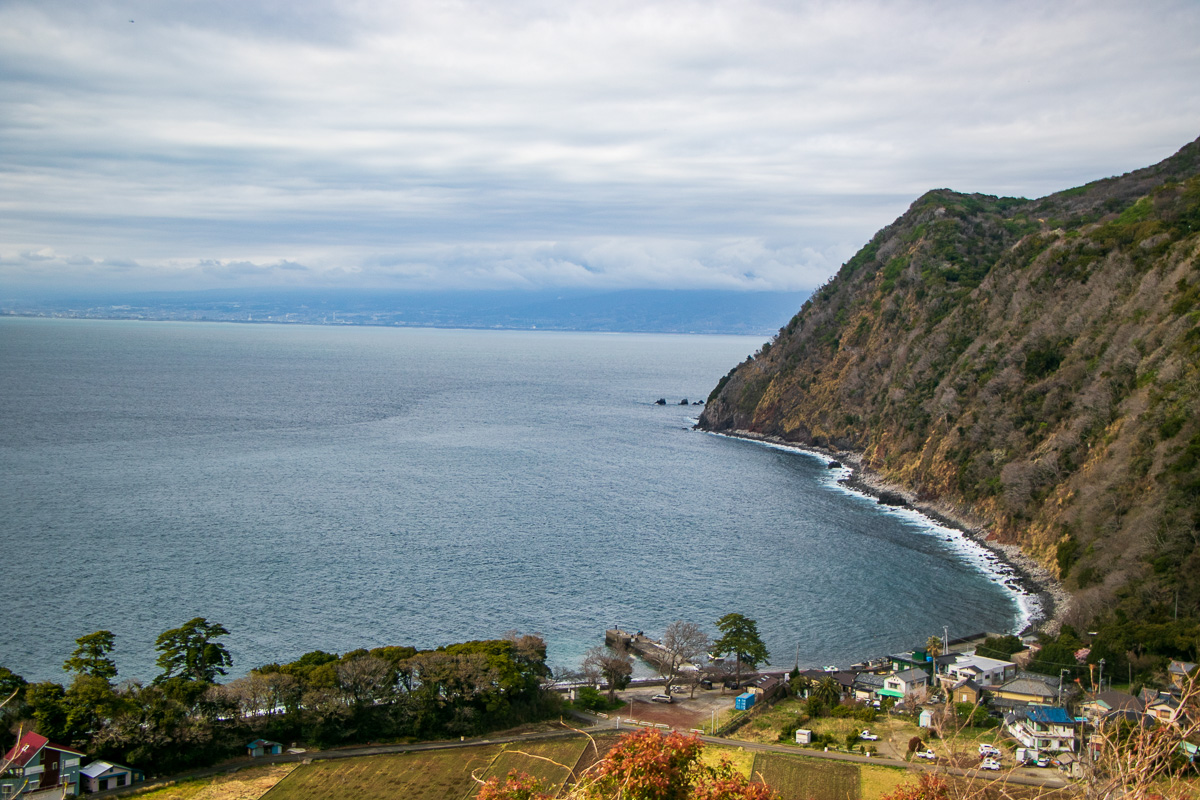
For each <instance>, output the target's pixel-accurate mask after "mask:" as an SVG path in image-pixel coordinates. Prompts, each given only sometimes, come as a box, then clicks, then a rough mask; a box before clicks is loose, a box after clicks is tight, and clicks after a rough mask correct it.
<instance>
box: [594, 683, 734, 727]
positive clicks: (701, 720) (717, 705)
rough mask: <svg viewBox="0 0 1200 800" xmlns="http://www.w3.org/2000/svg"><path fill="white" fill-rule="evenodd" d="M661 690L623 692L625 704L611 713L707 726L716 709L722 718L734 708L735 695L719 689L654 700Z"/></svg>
mask: <svg viewBox="0 0 1200 800" xmlns="http://www.w3.org/2000/svg"><path fill="white" fill-rule="evenodd" d="M658 693H659V691H655V690H644V689H642V690H636V691H628V692H622V693H621V697H622V699H624V700H625V705H624V706H622V707H621V708H619V709H617V710H616V711H613V712H612V713H611V714H610V715H609V716H610V717H620V718H621V720H622V721H625V720H630V719H632V720H637V721H638V722H651V723H654V724H656V725H667V726H668V727H671V728H679V729H681V730H692V729H696V730H708V728H709V726H710V725H711V723H712V720H713V717H714V713H715V715H716V717H717V718H718V719H719V718H720V715H721V714H722V713H727V712H728V711H729V710H731V709H732V708H733V700H734V697H735V696H736V695H734V694H732V693H729V692H726V693H724V694H722V693H721V690H720V689H697V690H696V696H695V697H694V698H689V697H688V696H687V695H686V694H681V695H674V696H673V698H672V700H673V701H672V702H671V703H655V702H651V700H650V698H651V697H653V696H654V695H656V694H658ZM631 703H632V707H631Z"/></svg>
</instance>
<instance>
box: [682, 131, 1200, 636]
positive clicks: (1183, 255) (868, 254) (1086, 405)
mask: <svg viewBox="0 0 1200 800" xmlns="http://www.w3.org/2000/svg"><path fill="white" fill-rule="evenodd" d="M1198 175H1200V139H1198V140H1197V141H1196V142H1193V143H1191V144H1189V145H1187V146H1186V147H1184V148H1183V149H1182V150H1180V151H1179V153H1177V154H1176V155H1175V156H1173V157H1171V158H1169V159H1167V160H1166V161H1164V162H1162V163H1161V164H1158V165H1155V166H1153V167H1149V168H1146V169H1143V170H1139V171H1137V172H1132V173H1129V174H1127V175H1124V176H1121V177H1119V178H1110V179H1106V180H1102V181H1097V182H1095V183H1091V184H1088V185H1086V186H1082V187H1079V188H1076V189H1069V190H1067V191H1064V192H1060V193H1058V194H1055V195H1051V196H1049V197H1045V198H1042V199H1040V200H1026V199H1022V198H998V197H991V196H985V195H977V194H975V195H966V194H958V193H956V192H952V191H947V190H937V191H932V192H929V193H928V194H926V195H924V196H923V197H921V198H920V199H918V200H917V201H916V202H915V203H913V205H912V207H911V208H910V209H909V210H908V212H907V213H905V214H904V215H903V216H902V217H900V218H899V219H898V220H896V221H895V222H894V223H892V224H891V225H889V226H888V227H886V228H884V229H883V230H881V231H880V232H879V233H877V234H876V235H875V237H874V238H873V239H872V240H871V242H870V243H869V244H868V245H867V246H866V247H864V248H863V249H862V250H860V251H859V252H858V254H857V255H855V256H854V257H853V258H852V259H850V261H848V262H847V263H846V264H845V265H844V266H843V267H842V268H841V270H840V271H839V272H838V274H837V275H836V276H835V277H834V278H833V279H832V280H831V281H830V282H829V283H827V284H826V285H825V286H823V287H821V288H820V289H818V290H817V291H816V292H815V293H814V295H813V297H812V298H811V299H810V300H809V301H808V302H807V303H805V304H804V307H803V308H802V309H801V310H800V313H799V314H797V315H796V316H795V317H794V318H793V319H792V320H791V322H789V323H788V325H787V326H786V327H784V328H783V329H781V330H780V332H779V334H778V335H777V336H776V337H775V338H774V339H773V340H772V341H771V342H769V343H767V344H764V345H763V347H762V349H761V350H760V351H759V352H758V353H756V354H755V355H754V356H753V357H751V358H750V359H748V360H747V361H746V362H744V363H742V364H740V365H738V366H737V367H735V368H734V369H733V370H732V371H731V372H730V373H729V375H727V376H726V377H725V378H724V379H722V381H721V382H720V384H718V386H717V387H716V389H714V390H713V393H712V395H711V396H710V397H709V402H708V404H707V406H706V408H705V410H704V413H703V415H702V416H701V418H700V427H702V428H705V429H709V430H716V431H734V430H746V431H753V432H757V433H760V434H765V435H774V436H779V437H781V438H783V439H786V440H789V441H793V442H797V443H805V444H811V445H817V446H824V447H828V448H831V449H844V450H854V451H858V452H860V453H861V454H862V456H863V463H864V464H865V465H866V466H869V467H871V468H873V469H875V470H877V471H878V472H880V473H882V475H883V476H884V477H885V478H886V479H889V480H891V481H894V482H897V483H899V484H901V485H904V486H907V487H908V488H910V489H911V490H912V491H913V492H914V493H915V494H916V495H917V496H918V497H919V498H921V499H923V500H926V501H936V502H940V503H943V504H947V505H949V506H952V507H955V508H957V509H958V510H959V511H960V512H961V513H962V514H964V515H969V516H971V517H973V518H976V519H978V520H979V521H980V522H981V523H983V524H984V525H986V526H987V527H988V528H989V529H990V531H991V532H992V534H993V535H994V536H995V537H997V538H999V539H1001V540H1003V541H1009V542H1016V543H1019V544H1021V545H1022V547H1023V548H1024V549H1025V550H1026V551H1027V552H1029V553H1030V554H1031V555H1033V556H1035V557H1036V558H1038V559H1039V560H1040V561H1042V562H1043V563H1044V564H1046V565H1047V566H1049V567H1050V568H1051V569H1052V570H1053V571H1055V572H1057V573H1058V574H1059V575H1060V576H1061V577H1062V578H1063V579H1064V580H1065V581H1066V583H1067V585H1068V587H1070V588H1071V589H1072V590H1073V591H1074V593H1075V596H1076V603H1075V612H1074V616H1075V617H1076V621H1078V622H1085V621H1086V620H1087V619H1088V618H1089V617H1090V616H1091V615H1092V614H1094V613H1097V612H1098V611H1100V610H1102V609H1103V608H1104V607H1105V606H1106V604H1108V603H1110V602H1111V600H1112V599H1113V598H1114V597H1117V598H1120V599H1122V601H1129V602H1131V603H1140V604H1158V605H1160V607H1161V605H1163V604H1173V603H1174V602H1175V601H1176V598H1178V603H1179V610H1180V613H1181V614H1183V613H1190V614H1192V615H1197V614H1200V548H1198V547H1197V544H1198V541H1200V372H1198V365H1200V177H1198Z"/></svg>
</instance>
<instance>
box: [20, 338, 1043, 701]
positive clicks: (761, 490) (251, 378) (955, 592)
mask: <svg viewBox="0 0 1200 800" xmlns="http://www.w3.org/2000/svg"><path fill="white" fill-rule="evenodd" d="M760 344H761V340H760V339H758V338H757V337H737V336H678V335H654V334H582V333H581V334H574V333H547V332H532V331H531V332H517V331H458V330H422V329H388V328H369V327H344V328H339V327H306V326H273V325H236V324H213V323H209V324H205V323H138V322H100V321H83V320H44V319H22V318H4V319H0V387H2V388H0V475H2V476H3V487H2V489H0V580H2V581H3V585H4V587H5V592H4V602H3V603H2V604H0V665H3V666H6V667H8V668H10V669H12V670H14V671H15V672H18V673H20V674H22V675H24V676H25V677H26V678H28V679H31V680H36V679H56V680H61V679H62V678H63V677H64V676H63V673H62V671H61V663H62V661H63V660H64V659H65V658H66V657H67V656H68V655H69V654H70V652H71V650H72V649H73V647H74V640H75V638H77V637H78V636H81V635H83V634H86V633H90V632H92V631H95V630H98V629H107V630H112V631H113V632H114V633H116V635H117V643H118V647H117V651H116V652H115V654H114V655H115V657H116V660H117V663H118V666H119V667H120V669H121V675H122V676H123V677H134V678H140V679H149V678H151V677H153V676H154V675H155V674H156V670H155V668H154V657H155V653H154V649H153V643H154V639H155V637H156V636H157V635H158V634H159V633H161V632H162V631H164V630H166V629H168V628H172V627H176V626H178V625H180V624H181V623H183V622H185V621H187V620H189V619H191V618H192V617H196V616H204V617H207V618H208V619H209V620H210V621H217V622H220V623H222V624H223V625H225V626H226V627H227V628H228V629H229V630H230V631H231V635H230V636H229V637H228V639H227V645H228V647H229V649H230V651H231V653H232V654H233V657H234V660H235V665H234V667H235V668H234V673H235V674H236V673H242V672H245V671H246V670H248V669H250V668H251V667H253V666H256V665H259V664H263V663H268V662H272V661H280V660H291V659H294V658H296V657H298V656H299V655H301V654H303V653H305V652H308V651H310V650H315V649H322V650H327V651H332V652H346V651H348V650H351V649H355V648H358V647H375V646H380V645H386V644H407V645H413V646H416V647H422V648H424V647H435V646H438V645H442V644H448V643H452V642H456V641H464V640H469V639H481V638H492V637H497V636H501V635H503V634H504V633H505V632H506V631H509V630H520V631H522V632H538V633H541V634H542V635H543V636H545V637H546V639H547V641H548V643H549V646H550V661H551V663H553V664H558V665H574V664H577V663H578V661H579V660H580V658H581V657H582V654H583V652H584V651H585V650H586V649H587V648H588V647H590V646H592V645H594V644H597V643H599V642H601V641H602V637H603V631H604V629H605V628H606V627H609V626H612V625H614V624H615V625H621V626H623V627H625V628H629V629H636V630H645V631H646V632H648V633H651V634H656V633H659V632H661V630H662V629H663V628H664V627H665V626H666V625H667V624H668V623H669V622H671V621H673V620H676V619H685V620H690V621H695V622H697V623H699V624H701V625H702V626H703V627H704V628H706V629H707V630H709V631H710V632H714V633H715V627H714V625H713V623H714V622H715V620H716V619H717V618H719V617H720V616H722V615H723V614H725V613H728V612H731V611H737V612H739V613H743V614H745V615H747V616H749V617H752V618H754V619H756V620H757V621H758V625H759V629H760V631H761V632H762V634H763V637H764V639H765V640H766V643H767V645H768V647H769V649H770V650H771V653H772V655H773V662H774V663H775V664H779V665H785V666H791V664H792V661H793V659H794V658H795V657H796V654H797V652H798V654H799V659H800V661H801V663H802V664H807V665H821V664H825V663H846V662H849V661H851V660H857V659H859V658H863V657H866V656H871V655H878V654H883V653H887V652H892V651H895V650H899V649H905V648H909V647H912V646H913V645H915V644H919V643H923V642H924V641H925V639H926V638H927V637H928V636H929V635H931V634H935V633H936V634H939V635H940V634H941V633H942V631H943V626H945V627H946V628H948V630H949V632H950V635H951V636H956V635H962V634H966V633H974V632H977V631H984V630H990V631H1005V632H1007V631H1010V630H1013V629H1015V628H1017V627H1019V626H1020V625H1022V624H1023V621H1024V614H1025V607H1024V606H1023V605H1022V604H1023V602H1024V599H1023V598H1022V597H1021V595H1020V594H1019V593H1018V592H1015V591H1014V590H1013V589H1011V588H1009V587H1006V586H1005V585H1004V579H1003V577H1002V576H1001V575H999V574H998V571H997V569H996V565H995V564H994V563H992V562H989V561H988V556H987V554H986V551H983V550H981V549H980V548H978V547H976V546H975V545H973V544H971V543H970V542H968V541H967V540H965V539H964V538H963V537H962V536H961V535H959V534H957V533H956V532H953V531H948V530H946V529H944V528H940V527H939V526H937V525H935V524H933V523H931V522H930V521H928V520H925V519H923V518H921V517H919V516H917V515H913V514H911V513H903V512H897V511H895V510H890V509H887V508H884V507H880V506H878V505H877V504H875V503H874V502H873V501H872V500H870V499H869V498H863V497H860V496H856V495H854V494H853V493H850V492H848V491H846V490H844V489H843V488H841V487H840V486H839V485H838V484H837V483H836V481H835V478H836V474H835V473H834V472H833V471H830V470H828V469H826V467H825V464H824V463H823V462H822V461H821V460H819V459H817V458H814V457H810V456H806V455H804V454H798V453H795V452H790V451H784V450H780V449H776V448H769V447H763V446H761V445H758V444H755V443H751V442H746V441H741V440H734V439H729V438H725V437H719V436H713V435H710V434H705V433H700V432H696V431H693V430H691V425H692V424H693V422H694V418H695V416H696V415H697V414H698V411H699V408H698V407H696V406H691V405H688V406H682V405H679V401H680V400H681V399H682V398H688V399H689V400H696V399H702V398H703V397H705V396H706V394H707V392H708V391H709V390H710V389H711V388H712V386H714V385H715V384H716V382H717V381H718V380H719V378H720V377H721V375H723V374H724V373H725V372H727V371H728V370H729V369H730V368H731V367H732V366H733V365H734V364H736V363H738V362H739V361H741V360H742V359H744V358H745V357H746V356H747V355H748V354H750V353H751V352H753V351H754V350H755V349H756V348H757V347H758V346H759V345H760ZM659 397H662V398H664V399H666V400H667V404H666V405H664V406H659V405H656V404H655V403H654V400H656V399H658V398H659Z"/></svg>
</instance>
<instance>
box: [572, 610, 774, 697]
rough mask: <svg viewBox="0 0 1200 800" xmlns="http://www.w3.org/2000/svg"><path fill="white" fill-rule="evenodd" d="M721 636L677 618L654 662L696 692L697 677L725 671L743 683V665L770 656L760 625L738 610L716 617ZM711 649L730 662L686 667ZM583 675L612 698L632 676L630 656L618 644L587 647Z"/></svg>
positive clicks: (663, 673) (668, 677)
mask: <svg viewBox="0 0 1200 800" xmlns="http://www.w3.org/2000/svg"><path fill="white" fill-rule="evenodd" d="M717 630H719V631H721V634H722V635H721V637H720V638H718V639H717V640H716V641H713V640H712V639H710V638H709V636H708V634H707V633H705V632H704V631H703V629H701V628H700V626H699V625H697V624H696V623H694V622H685V621H684V620H676V621H675V622H672V623H671V624H670V625H668V626H667V628H666V630H665V631H664V632H663V637H662V641H661V645H662V650H661V656H660V657H659V658H658V659H657V660H656V661H655V662H654V666H655V668H656V669H657V670H658V673H659V674H660V675H661V676H662V677H663V678H664V679H665V680H666V686H667V688H668V690H669V688H670V687H671V686H672V685H678V684H682V685H686V686H688V687H689V688H690V689H691V694H692V695H693V696H694V695H695V692H696V687H697V686H699V685H700V681H701V680H703V679H705V678H706V677H707V678H712V677H713V676H714V675H715V676H717V677H724V675H726V674H728V675H729V676H730V677H732V678H734V680H736V682H737V683H738V684H739V685H741V682H742V668H743V667H746V668H748V669H750V670H754V669H755V668H756V667H757V666H758V665H759V664H761V663H763V662H765V661H767V660H768V659H769V658H770V653H769V652H768V651H767V647H766V645H765V644H763V641H762V637H760V636H759V634H758V624H757V623H756V622H755V621H754V620H752V619H748V618H747V617H745V616H743V615H742V614H736V613H734V614H726V615H725V616H723V617H721V618H720V619H719V620H717ZM709 653H712V654H713V655H715V656H718V657H725V656H733V663H732V664H728V663H726V664H723V665H721V666H719V667H716V668H712V669H709V670H707V671H699V670H691V669H685V667H686V666H687V665H689V664H696V663H699V662H702V661H704V660H706V657H707V655H708V654H709ZM581 671H582V676H583V677H584V678H586V679H587V680H589V681H592V682H594V683H604V684H607V686H608V701H609V703H613V702H614V698H615V695H616V692H617V690H619V689H624V688H625V687H626V686H628V685H629V680H630V678H631V677H632V676H633V657H632V656H631V655H630V654H629V653H628V652H627V651H626V650H625V649H624V648H623V647H621V646H620V645H617V646H607V645H601V646H597V647H593V648H592V649H590V650H588V652H587V654H586V655H585V657H584V660H583V665H582V670H581Z"/></svg>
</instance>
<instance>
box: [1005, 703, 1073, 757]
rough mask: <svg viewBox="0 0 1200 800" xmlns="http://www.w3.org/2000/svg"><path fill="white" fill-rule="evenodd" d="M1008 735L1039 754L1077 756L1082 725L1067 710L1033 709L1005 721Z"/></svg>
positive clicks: (1030, 708)
mask: <svg viewBox="0 0 1200 800" xmlns="http://www.w3.org/2000/svg"><path fill="white" fill-rule="evenodd" d="M1004 727H1005V729H1006V730H1007V731H1008V733H1009V735H1010V736H1012V737H1013V738H1014V739H1016V740H1017V741H1018V742H1020V743H1021V744H1022V745H1024V746H1025V747H1030V748H1033V749H1034V750H1037V751H1038V752H1042V751H1045V752H1050V753H1063V752H1066V753H1074V752H1076V751H1077V750H1078V749H1079V738H1080V727H1081V723H1079V722H1078V721H1077V720H1076V719H1075V718H1074V717H1072V716H1071V715H1070V714H1069V713H1068V712H1067V710H1066V709H1065V708H1042V707H1034V706H1031V707H1029V708H1026V709H1024V711H1020V712H1014V713H1012V714H1009V715H1008V716H1007V717H1005V719H1004Z"/></svg>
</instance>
